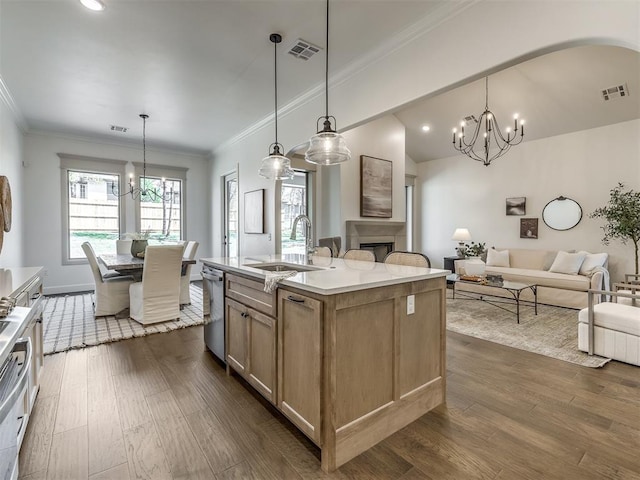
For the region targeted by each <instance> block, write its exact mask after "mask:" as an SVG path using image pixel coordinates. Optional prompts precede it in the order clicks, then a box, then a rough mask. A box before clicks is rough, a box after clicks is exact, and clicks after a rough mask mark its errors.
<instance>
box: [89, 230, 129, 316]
mask: <svg viewBox="0 0 640 480" xmlns="http://www.w3.org/2000/svg"><path fill="white" fill-rule="evenodd" d="M82 250H83V251H84V254H85V255H86V256H87V260H88V261H89V266H90V267H91V273H93V281H94V283H95V295H94V298H95V300H94V304H93V305H94V316H95V317H106V316H107V315H115V314H116V313H118V312H120V311H122V310H124V309H125V308H127V307H128V306H129V285H131V284H132V283H133V277H130V276H126V275H120V274H118V273H117V272H114V273H108V274H106V275H105V276H103V275H102V272H101V271H100V268H99V265H98V259H97V257H96V253H95V251H94V250H93V247H92V246H91V244H90V243H89V242H84V243H83V244H82Z"/></svg>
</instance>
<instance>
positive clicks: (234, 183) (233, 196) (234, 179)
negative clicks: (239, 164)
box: [224, 172, 239, 257]
mask: <svg viewBox="0 0 640 480" xmlns="http://www.w3.org/2000/svg"><path fill="white" fill-rule="evenodd" d="M224 205H225V207H224V256H225V257H237V256H238V252H239V248H238V175H237V174H236V173H235V172H233V173H230V174H228V175H225V177H224Z"/></svg>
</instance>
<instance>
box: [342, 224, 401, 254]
mask: <svg viewBox="0 0 640 480" xmlns="http://www.w3.org/2000/svg"><path fill="white" fill-rule="evenodd" d="M377 244H379V245H381V246H382V245H387V244H391V245H392V247H391V249H392V250H406V249H407V228H406V224H405V222H383V221H361V220H348V221H347V222H346V228H345V249H347V250H348V249H350V248H361V246H362V245H366V246H367V247H366V248H368V249H372V247H374V246H375V245H377ZM378 261H380V260H378Z"/></svg>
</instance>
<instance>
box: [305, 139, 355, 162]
mask: <svg viewBox="0 0 640 480" xmlns="http://www.w3.org/2000/svg"><path fill="white" fill-rule="evenodd" d="M304 158H305V160H306V161H307V162H309V163H315V164H316V165H335V164H338V163H342V162H346V161H348V160H349V159H350V158H351V152H350V151H349V149H348V148H347V143H346V142H345V141H344V138H343V137H342V135H340V134H339V133H338V132H334V131H321V132H318V133H317V134H315V135H314V136H313V137H311V139H310V141H309V150H307V153H305V155H304Z"/></svg>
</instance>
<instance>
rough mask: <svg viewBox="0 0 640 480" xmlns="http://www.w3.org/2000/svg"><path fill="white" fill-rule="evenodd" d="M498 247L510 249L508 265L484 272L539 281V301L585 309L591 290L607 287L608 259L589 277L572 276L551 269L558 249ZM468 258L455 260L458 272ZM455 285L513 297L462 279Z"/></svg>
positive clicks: (530, 295) (526, 293)
mask: <svg viewBox="0 0 640 480" xmlns="http://www.w3.org/2000/svg"><path fill="white" fill-rule="evenodd" d="M497 250H509V267H495V266H490V265H487V267H486V271H485V273H488V274H500V275H502V278H503V279H504V280H511V281H514V282H523V283H534V284H536V285H537V286H538V288H537V290H538V303H544V304H547V305H557V306H560V307H568V308H585V307H586V306H587V291H588V290H589V289H593V290H605V289H608V285H606V283H605V280H606V281H608V274H606V272H605V271H603V270H606V268H607V262H605V263H604V266H603V268H602V269H597V270H596V271H595V272H594V273H592V274H591V275H589V276H587V275H579V274H578V275H571V274H566V273H555V272H550V271H549V268H550V267H551V265H552V264H553V261H554V259H555V258H556V255H557V253H558V252H557V251H555V250H532V249H521V248H509V249H502V248H497ZM465 261H466V260H457V261H456V262H455V268H456V273H461V274H464V273H465V272H464V263H465ZM455 287H456V292H465V291H466V292H475V293H484V294H486V295H497V296H501V297H508V298H511V295H510V294H509V292H506V291H504V290H503V289H500V288H496V287H491V286H489V285H479V284H478V285H476V284H472V283H466V282H465V283H463V282H460V283H457V284H456V286H455ZM605 287H606V288H605ZM520 298H521V299H523V300H533V293H532V292H531V290H529V289H526V290H524V291H523V292H522V294H521V297H520Z"/></svg>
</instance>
